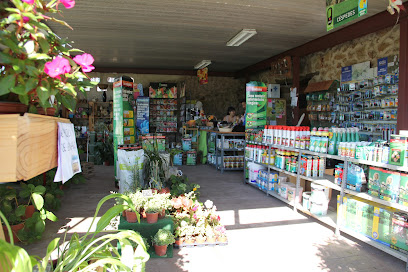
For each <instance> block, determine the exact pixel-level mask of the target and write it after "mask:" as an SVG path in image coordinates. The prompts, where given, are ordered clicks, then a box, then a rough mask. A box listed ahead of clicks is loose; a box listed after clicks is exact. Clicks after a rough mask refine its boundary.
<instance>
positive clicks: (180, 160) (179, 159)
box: [173, 153, 183, 165]
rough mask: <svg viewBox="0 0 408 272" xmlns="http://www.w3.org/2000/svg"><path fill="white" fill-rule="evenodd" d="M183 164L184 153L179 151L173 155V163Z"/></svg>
mask: <svg viewBox="0 0 408 272" xmlns="http://www.w3.org/2000/svg"><path fill="white" fill-rule="evenodd" d="M182 164H183V154H182V153H179V154H176V155H174V156H173V165H182Z"/></svg>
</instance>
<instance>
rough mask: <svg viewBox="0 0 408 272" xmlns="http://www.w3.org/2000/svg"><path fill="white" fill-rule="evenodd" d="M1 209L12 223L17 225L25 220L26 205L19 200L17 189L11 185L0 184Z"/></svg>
mask: <svg viewBox="0 0 408 272" xmlns="http://www.w3.org/2000/svg"><path fill="white" fill-rule="evenodd" d="M0 211H1V212H2V213H3V214H4V215H5V216H6V218H7V220H8V222H10V224H11V225H17V224H19V223H21V222H23V220H22V219H21V217H22V216H24V214H25V206H24V205H19V204H18V201H17V190H16V189H15V188H13V187H11V186H6V185H1V186H0Z"/></svg>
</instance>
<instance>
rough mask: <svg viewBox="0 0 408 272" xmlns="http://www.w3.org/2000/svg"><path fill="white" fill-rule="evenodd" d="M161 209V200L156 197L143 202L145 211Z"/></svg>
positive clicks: (155, 211) (158, 210)
mask: <svg viewBox="0 0 408 272" xmlns="http://www.w3.org/2000/svg"><path fill="white" fill-rule="evenodd" d="M162 210H163V208H162V202H161V200H160V199H159V198H157V197H152V198H150V199H149V200H148V201H147V202H146V204H145V211H146V213H158V212H161V211H162Z"/></svg>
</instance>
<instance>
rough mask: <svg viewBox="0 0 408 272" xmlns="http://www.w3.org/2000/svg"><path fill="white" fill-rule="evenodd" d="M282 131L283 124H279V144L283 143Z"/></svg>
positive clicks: (277, 142)
mask: <svg viewBox="0 0 408 272" xmlns="http://www.w3.org/2000/svg"><path fill="white" fill-rule="evenodd" d="M282 133H283V130H282V126H279V128H278V137H277V141H276V144H277V145H281V144H282Z"/></svg>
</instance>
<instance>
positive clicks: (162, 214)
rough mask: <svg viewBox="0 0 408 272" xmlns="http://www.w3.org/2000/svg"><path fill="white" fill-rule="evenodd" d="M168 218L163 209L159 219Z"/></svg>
mask: <svg viewBox="0 0 408 272" xmlns="http://www.w3.org/2000/svg"><path fill="white" fill-rule="evenodd" d="M165 216H166V210H165V209H163V210H162V211H161V212H160V213H159V218H160V219H162V218H164V217H165Z"/></svg>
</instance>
